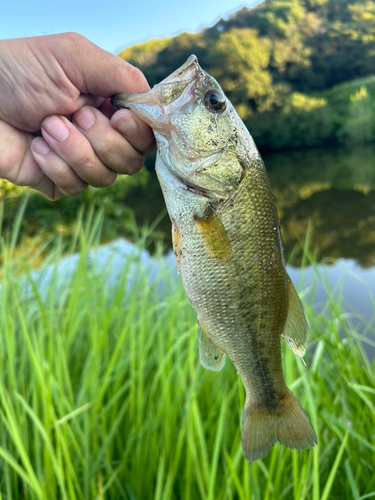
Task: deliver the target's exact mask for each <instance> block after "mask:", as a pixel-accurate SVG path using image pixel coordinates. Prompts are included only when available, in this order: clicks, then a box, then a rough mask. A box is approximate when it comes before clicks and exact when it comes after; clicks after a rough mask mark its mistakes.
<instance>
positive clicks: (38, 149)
mask: <svg viewBox="0 0 375 500" xmlns="http://www.w3.org/2000/svg"><path fill="white" fill-rule="evenodd" d="M32 147H33V151H35V153H37V154H39V155H43V156H45V155H46V154H47V153H49V152H50V151H51V148H50V147H49V146H48V144H47V143H46V141H45V140H44V139H42V138H41V137H37V138H36V139H34V140H33V144H32Z"/></svg>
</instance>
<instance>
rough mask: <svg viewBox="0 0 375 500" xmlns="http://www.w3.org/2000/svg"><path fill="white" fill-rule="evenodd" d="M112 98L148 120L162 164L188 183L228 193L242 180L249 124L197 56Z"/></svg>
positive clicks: (216, 193)
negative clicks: (137, 90)
mask: <svg viewBox="0 0 375 500" xmlns="http://www.w3.org/2000/svg"><path fill="white" fill-rule="evenodd" d="M112 104H113V106H114V107H115V108H116V109H120V108H129V109H131V110H132V111H133V112H134V113H135V114H136V115H138V116H139V117H140V118H141V119H142V120H143V121H145V122H146V123H148V124H149V125H150V127H151V128H152V129H153V130H154V133H155V138H156V140H157V144H158V152H159V154H160V156H161V158H162V160H163V163H164V165H166V167H167V168H168V169H169V170H170V171H171V172H172V173H173V174H174V175H176V176H177V177H178V178H179V179H180V180H181V181H182V182H183V183H185V185H187V186H190V187H192V188H197V189H198V191H201V192H203V193H209V194H212V195H213V196H218V197H223V196H224V197H227V195H228V193H230V192H231V191H232V190H233V188H234V187H235V186H236V185H237V184H238V182H239V181H240V179H241V177H242V172H243V161H242V160H243V157H244V155H245V147H244V146H245V145H244V142H243V141H241V137H242V136H243V134H244V132H245V127H244V125H243V124H242V122H241V120H240V118H239V117H238V115H237V113H236V111H235V110H234V108H233V106H232V104H231V103H230V101H229V100H228V99H227V97H226V96H225V94H224V92H223V91H222V89H221V87H220V85H219V84H218V83H217V81H216V80H215V79H214V78H213V77H212V76H210V75H208V74H207V73H206V72H205V71H204V70H203V69H202V68H201V67H200V66H199V64H198V60H197V58H196V57H195V56H190V57H189V59H188V60H187V61H186V63H185V64H184V65H183V66H181V67H180V68H179V69H178V70H176V71H175V72H174V73H172V74H171V75H170V76H168V77H167V78H166V79H165V80H163V81H162V82H161V83H159V84H157V85H155V86H154V87H153V88H152V89H151V90H150V91H149V92H146V93H141V94H117V95H116V96H113V97H112ZM245 133H247V135H248V136H249V134H248V132H247V131H246V132H245ZM249 137H250V136H249ZM250 139H251V138H250ZM254 148H255V145H254ZM255 149H256V148H255ZM228 196H229V195H228Z"/></svg>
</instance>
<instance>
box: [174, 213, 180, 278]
mask: <svg viewBox="0 0 375 500" xmlns="http://www.w3.org/2000/svg"><path fill="white" fill-rule="evenodd" d="M172 244H173V251H174V255H175V257H176V270H177V273H178V274H180V270H181V261H182V245H181V235H180V231H179V230H178V227H177V226H176V223H175V221H174V220H173V219H172Z"/></svg>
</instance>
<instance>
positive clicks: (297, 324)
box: [281, 276, 309, 358]
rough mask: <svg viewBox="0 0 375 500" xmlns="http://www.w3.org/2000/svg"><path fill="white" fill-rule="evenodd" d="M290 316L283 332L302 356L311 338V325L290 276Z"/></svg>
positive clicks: (291, 345)
mask: <svg viewBox="0 0 375 500" xmlns="http://www.w3.org/2000/svg"><path fill="white" fill-rule="evenodd" d="M288 304H289V306H288V316H287V318H286V321H285V325H284V329H283V332H282V334H281V336H282V337H283V339H284V340H285V342H286V343H287V344H288V346H289V347H290V348H291V349H292V351H293V352H294V354H297V356H299V357H300V358H302V357H303V355H304V354H305V352H306V347H307V342H308V339H309V327H308V325H307V322H306V317H305V313H304V311H303V307H302V304H301V300H300V298H299V297H298V293H297V292H296V289H295V288H294V286H293V283H292V282H291V280H290V278H289V276H288Z"/></svg>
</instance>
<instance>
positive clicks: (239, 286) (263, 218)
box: [112, 56, 317, 462]
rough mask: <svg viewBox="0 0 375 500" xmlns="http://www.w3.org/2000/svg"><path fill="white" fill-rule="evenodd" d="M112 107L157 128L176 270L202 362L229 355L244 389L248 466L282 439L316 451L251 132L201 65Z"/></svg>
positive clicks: (294, 315) (289, 287)
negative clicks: (293, 382)
mask: <svg viewBox="0 0 375 500" xmlns="http://www.w3.org/2000/svg"><path fill="white" fill-rule="evenodd" d="M112 104H113V105H114V107H115V108H117V109H120V108H130V109H131V110H132V111H133V112H134V113H135V114H136V115H138V116H139V117H140V118H141V119H142V120H144V121H145V122H146V123H148V124H149V125H150V126H151V127H152V129H153V130H154V133H155V138H156V141H157V148H158V153H157V160H156V172H157V175H158V178H159V181H160V184H161V187H162V190H163V194H164V198H165V202H166V205H167V209H168V213H169V216H170V218H171V221H172V236H173V247H174V252H175V255H176V267H177V271H178V272H179V273H181V277H182V281H183V284H184V288H185V291H186V294H187V296H188V298H189V300H190V302H191V304H192V306H193V307H194V309H195V310H196V312H197V317H198V325H199V326H198V336H199V356H200V361H201V364H202V365H203V367H204V368H208V369H210V370H215V371H218V370H221V368H222V367H223V366H224V362H225V354H227V355H228V357H229V358H230V359H231V361H232V362H233V364H234V365H235V367H236V369H237V372H238V374H239V375H240V377H241V379H242V381H243V384H244V386H245V389H246V402H245V407H244V410H243V419H242V446H243V452H244V455H245V457H246V459H247V460H249V461H250V462H253V461H255V460H257V459H260V458H262V457H264V456H265V455H266V454H267V453H268V452H269V451H270V450H271V448H272V446H273V445H274V444H275V442H276V441H279V442H280V443H281V444H283V445H284V446H287V447H289V448H293V449H297V450H302V449H304V448H310V447H312V446H314V445H315V444H316V443H317V437H316V434H315V432H314V429H313V427H312V425H311V423H310V420H309V418H308V417H307V415H306V413H305V412H304V410H303V409H302V407H301V406H300V404H299V402H298V401H297V399H296V398H295V396H294V395H293V394H292V393H291V392H290V390H289V389H288V388H287V386H286V384H285V381H284V376H283V371H282V364H281V349H280V337H281V336H282V337H283V338H284V339H285V340H286V341H287V343H288V345H289V347H290V348H291V349H292V350H293V352H294V353H295V354H297V355H298V356H301V357H302V356H303V355H304V353H305V349H306V344H307V340H308V327H307V323H306V319H305V315H304V312H303V309H302V305H301V302H300V299H299V297H298V295H297V292H296V291H295V289H294V287H293V284H292V282H291V280H290V278H289V276H288V274H287V271H286V269H285V264H284V258H283V248H282V241H281V235H280V229H279V221H278V217H277V212H276V208H275V204H274V200H273V197H272V193H271V188H270V185H269V181H268V178H267V174H266V170H265V167H264V164H263V161H262V159H261V157H260V155H259V152H258V150H257V148H256V146H255V144H254V141H253V139H252V137H251V136H250V134H249V132H248V130H247V129H246V127H245V126H244V124H243V123H242V121H241V119H240V117H239V116H238V115H237V113H236V111H235V109H234V107H233V106H232V104H231V103H230V101H229V100H228V99H227V98H226V97H225V95H224V93H223V91H222V90H221V88H220V86H219V85H218V83H217V82H216V80H214V79H213V78H212V77H211V76H210V75H208V74H207V73H206V72H205V71H203V70H202V69H201V67H200V66H199V64H198V60H197V58H196V57H195V56H191V57H190V58H189V59H188V61H187V62H186V63H185V64H184V65H183V66H182V67H181V68H179V69H178V70H177V71H175V72H174V73H173V74H171V75H170V76H169V77H168V78H166V79H165V80H163V81H162V82H161V83H159V84H158V85H155V87H154V88H153V89H152V90H150V91H149V92H147V93H144V94H118V95H117V96H114V97H113V98H112Z"/></svg>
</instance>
